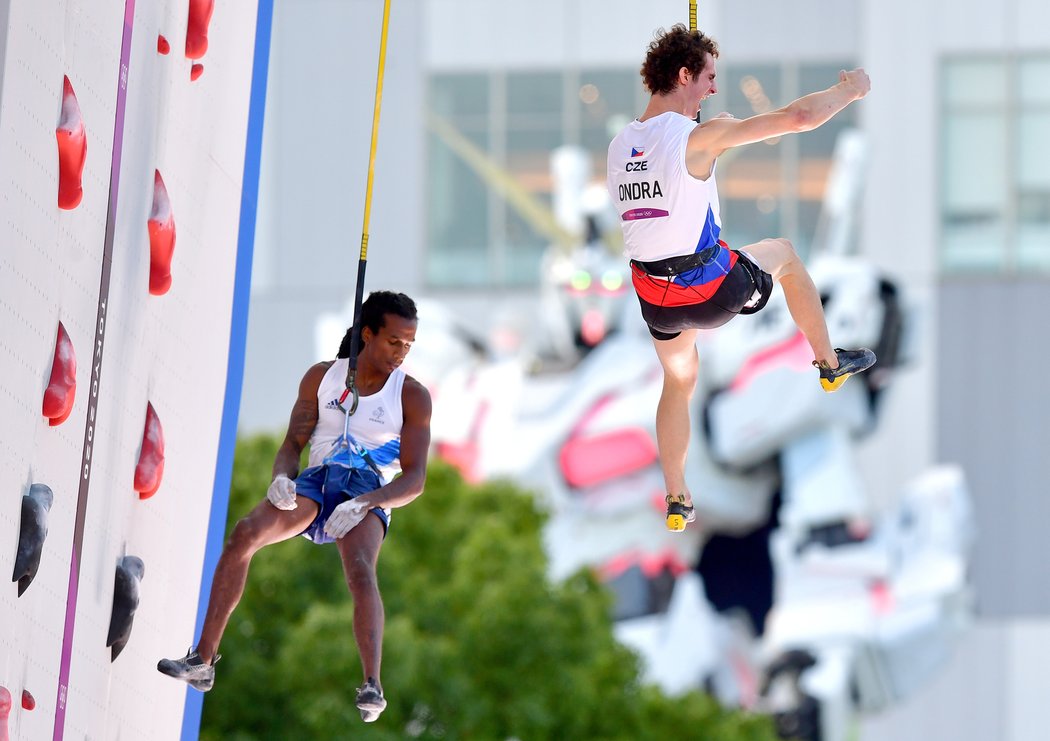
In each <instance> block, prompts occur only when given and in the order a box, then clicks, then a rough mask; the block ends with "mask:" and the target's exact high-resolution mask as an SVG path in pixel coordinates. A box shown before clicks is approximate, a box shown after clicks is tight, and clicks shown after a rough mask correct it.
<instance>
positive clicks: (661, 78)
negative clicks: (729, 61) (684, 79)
mask: <svg viewBox="0 0 1050 741" xmlns="http://www.w3.org/2000/svg"><path fill="white" fill-rule="evenodd" d="M708 54H710V55H711V56H712V57H715V58H717V57H718V44H716V43H715V42H714V40H713V39H711V38H710V37H708V36H704V34H702V33H700V32H699V31H690V30H689V29H688V28H686V27H685V25H684V24H682V23H676V24H675V25H673V26H671V30H670V31H665V30H663V29H662V28H661V29H660V30H659V31H657V32H656V38H654V39H653V40H652V42H651V43H650V44H649V51H648V52H646V55H645V61H644V62H642V69H641V75H642V81H643V82H644V83H645V87H646V88H647V89H648V90H649V92H650V93H652V94H653V95H660V94H666V93H670V92H672V91H673V90H674V89H675V88H676V87H678V70H680V69H682V67H685V68H686V69H687V70H689V74H690V75H692V76H693V77H696V76H697V75H698V74H700V73H701V72H702V71H703V69H704V64H706V63H707V55H708Z"/></svg>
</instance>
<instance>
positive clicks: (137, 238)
mask: <svg viewBox="0 0 1050 741" xmlns="http://www.w3.org/2000/svg"><path fill="white" fill-rule="evenodd" d="M256 11H257V7H256V3H255V2H251V0H245V1H244V2H237V3H219V4H217V6H216V4H215V3H214V1H213V0H161V1H160V2H144V1H143V0H139V1H138V2H136V0H117V1H116V2H94V1H91V2H89V1H88V0H80V1H79V2H77V1H75V0H34V2H15V1H13V0H12V1H6V0H0V18H5V19H6V23H5V24H0V34H2V38H0V54H2V58H0V65H2V66H0V326H2V327H3V329H2V332H0V419H2V420H3V422H4V423H3V425H0V573H3V574H7V573H10V574H12V579H11V581H10V582H8V581H7V580H6V579H5V581H4V583H7V584H9V586H8V587H5V588H3V589H0V688H6V690H7V691H8V692H9V693H10V695H11V698H12V703H11V708H10V709H9V711H7V713H6V714H5V717H3V719H2V723H3V727H2V728H0V737H3V732H4V731H5V730H6V731H7V732H8V733H9V734H10V737H11V738H24V739H41V738H47V737H52V738H62V737H63V736H64V735H65V734H67V733H68V734H69V736H70V737H71V738H96V739H103V738H126V739H132V738H135V739H139V738H150V739H164V738H179V737H180V735H182V733H183V725H184V713H185V709H186V707H187V690H186V687H185V685H183V684H182V683H179V682H176V681H173V680H171V679H170V678H167V677H165V676H163V675H161V674H159V673H158V672H157V671H156V664H157V660H158V659H159V658H161V657H162V656H170V655H181V653H182V651H183V650H184V649H185V648H186V646H187V645H189V644H190V643H191V642H192V640H193V638H194V635H193V633H194V626H195V622H196V620H197V616H198V595H199V592H200V589H201V579H202V571H204V569H202V567H203V564H204V559H205V550H206V542H207V537H208V531H209V524H210V523H209V517H211V513H212V511H213V501H212V499H213V490H215V489H217V488H218V487H217V486H216V478H217V475H216V474H217V458H218V456H219V451H220V440H221V438H222V437H223V436H224V427H223V419H224V409H226V408H227V407H226V398H225V397H226V388H227V381H228V372H227V371H228V362H229V355H230V348H231V337H233V339H234V341H235V342H234V344H236V335H237V333H240V334H241V335H242V336H243V326H237V322H236V321H234V319H233V317H235V315H236V313H235V301H236V295H237V292H236V290H235V286H237V285H238V270H239V269H240V272H241V273H242V275H241V276H240V277H241V278H242V279H243V281H242V285H246V280H247V279H246V278H245V277H244V276H243V273H244V272H245V261H244V259H243V255H244V249H245V246H244V240H243V227H242V223H241V221H242V213H241V212H242V187H243V188H248V187H249V186H250V187H251V188H254V187H255V183H254V182H251V183H248V182H246V181H245V178H244V172H245V158H246V150H247V142H249V141H250V139H249V137H247V136H246V133H247V132H249V130H250V129H249V124H250V120H249V110H250V107H249V103H250V100H251V95H252V76H253V65H254V63H255V55H256V22H257V15H256ZM253 195H254V191H253ZM252 201H253V202H254V198H252ZM239 246H240V249H241V253H240V254H241V257H242V259H241V260H240V261H238V249H239ZM249 247H250V245H249ZM247 265H248V267H249V268H250V260H249V261H247ZM237 372H238V373H239V369H238V370H237ZM227 417H228V415H227ZM234 423H235V420H234ZM228 426H229V420H228V419H227V428H228ZM227 431H228V429H227ZM226 463H227V464H228V461H227V462H226ZM220 465H221V464H220ZM220 478H221V477H220ZM220 495H223V494H222V493H220ZM220 527H221V524H220ZM213 532H214V531H213ZM0 695H3V696H5V697H6V695H5V694H4V692H3V691H2V690H0ZM2 704H3V703H0V705H2ZM198 709H199V704H198ZM0 711H2V708H0ZM0 714H2V713H0Z"/></svg>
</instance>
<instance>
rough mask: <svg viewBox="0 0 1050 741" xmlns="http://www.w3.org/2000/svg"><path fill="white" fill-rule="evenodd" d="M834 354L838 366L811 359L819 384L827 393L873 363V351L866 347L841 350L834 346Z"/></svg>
mask: <svg viewBox="0 0 1050 741" xmlns="http://www.w3.org/2000/svg"><path fill="white" fill-rule="evenodd" d="M835 354H836V355H837V356H838V358H839V367H838V368H830V367H829V366H828V364H827V363H826V362H824V361H817V360H814V361H813V367H815V368H816V369H817V370H819V371H820V386H821V388H823V389H824V390H825V391H826V392H828V393H829V394H830V393H831V392H832V391H838V390H839V389H840V388H841V387H842V384H844V383H845V382H846V379H847V378H849V377H850V376H852V375H853V374H854V373H860V372H862V371H866V370H867V369H868V368H870V367H871V366H873V365H875V353H873V352H872V351H871V350H869V349H867V348H866V347H862V348H860V349H859V350H842V349H839V348H837V347H836V348H835Z"/></svg>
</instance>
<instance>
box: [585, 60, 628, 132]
mask: <svg viewBox="0 0 1050 741" xmlns="http://www.w3.org/2000/svg"><path fill="white" fill-rule="evenodd" d="M641 87H642V78H641V76H640V75H639V74H638V71H637V70H584V71H583V72H581V73H580V89H579V91H578V93H577V100H578V101H579V107H580V122H581V125H583V126H593V127H599V128H603V129H604V128H605V122H606V121H607V120H608V119H609V117H610V116H612V115H614V114H617V113H619V114H622V115H625V116H627V117H628V118H629V119H630V118H634V117H635V116H637V115H638V114H639V113H640V111H637V110H635V107H636V105H637V99H638V91H639V90H640V89H641Z"/></svg>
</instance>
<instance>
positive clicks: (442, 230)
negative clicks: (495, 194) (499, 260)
mask: <svg viewBox="0 0 1050 741" xmlns="http://www.w3.org/2000/svg"><path fill="white" fill-rule="evenodd" d="M465 135H466V136H467V138H468V139H469V140H470V141H471V142H472V143H473V144H475V145H476V146H478V147H479V148H481V149H485V148H487V146H488V136H487V135H486V134H484V133H481V134H477V133H475V134H465ZM427 159H428V169H427V180H428V183H429V188H428V189H427V190H428V197H427V235H428V238H429V239H428V244H429V248H428V250H427V278H428V281H429V282H430V283H431V284H432V285H439V286H440V285H461V284H470V285H481V284H483V283H485V282H486V281H487V275H488V273H489V270H490V268H489V263H488V260H489V254H488V243H489V238H488V230H489V215H488V208H487V204H488V191H487V189H486V187H485V185H484V183H482V181H481V180H480V179H479V177H478V175H477V174H476V173H475V172H474V171H473V170H472V169H471V168H470V167H469V166H468V165H467V164H466V163H465V162H464V161H463V160H462V158H461V157H460V156H459V155H458V154H456V153H455V152H453V151H452V150H451V149H450V148H449V147H448V146H447V145H446V143H445V142H444V141H443V140H442V139H441V138H440V137H438V136H437V135H436V134H430V135H429V137H428V158H427Z"/></svg>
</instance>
